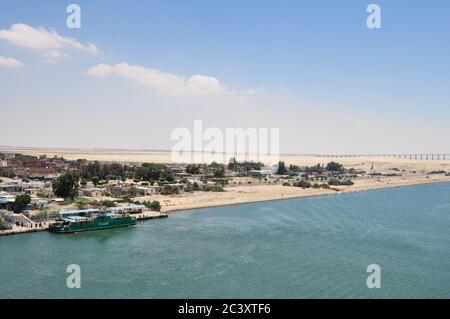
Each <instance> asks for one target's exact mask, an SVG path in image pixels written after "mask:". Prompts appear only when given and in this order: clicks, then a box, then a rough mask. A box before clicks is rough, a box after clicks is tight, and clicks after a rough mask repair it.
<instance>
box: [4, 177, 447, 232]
mask: <svg viewBox="0 0 450 319" xmlns="http://www.w3.org/2000/svg"><path fill="white" fill-rule="evenodd" d="M439 183H450V176H445V177H444V178H441V179H431V180H420V181H410V182H409V183H408V182H407V183H404V184H389V185H386V184H385V185H383V186H379V187H365V188H363V187H361V188H356V189H351V187H352V186H349V187H347V188H345V189H342V190H340V191H334V190H326V191H323V190H316V191H321V192H316V193H309V194H307V193H304V194H298V195H293V196H286V197H279V198H263V199H253V200H245V199H244V200H242V201H239V200H238V201H235V202H229V203H209V204H208V205H198V206H195V205H194V206H192V207H169V208H166V209H164V210H161V212H160V213H157V214H155V213H154V212H153V213H152V214H151V215H152V216H142V218H137V220H138V221H146V220H149V219H156V218H162V217H168V215H171V214H182V213H188V212H190V211H194V210H204V209H209V208H216V207H226V206H235V205H247V204H255V203H264V202H273V201H282V200H290V199H299V198H310V197H320V196H331V195H343V194H349V193H358V192H367V191H374V190H383V189H390V188H402V187H413V186H420V185H430V184H439ZM256 187H261V186H256ZM282 187H293V186H282ZM199 203H203V202H199ZM144 215H145V214H144ZM153 215H155V216H153ZM156 215H158V216H156ZM46 230H47V229H46V228H33V229H25V230H19V231H6V232H2V231H0V237H3V236H9V235H18V234H27V233H36V232H42V231H46Z"/></svg>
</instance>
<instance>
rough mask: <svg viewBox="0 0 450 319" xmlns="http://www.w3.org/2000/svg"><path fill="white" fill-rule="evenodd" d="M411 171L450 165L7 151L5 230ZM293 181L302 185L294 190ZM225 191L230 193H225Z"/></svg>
mask: <svg viewBox="0 0 450 319" xmlns="http://www.w3.org/2000/svg"><path fill="white" fill-rule="evenodd" d="M411 175H415V176H416V177H417V176H421V175H423V176H422V177H423V178H425V179H429V178H430V176H438V175H439V176H440V178H441V179H445V178H447V179H448V176H449V173H447V172H446V171H444V170H434V171H428V172H426V171H421V172H417V171H413V170H410V171H406V170H405V169H403V170H401V169H399V168H396V167H391V168H390V169H388V170H387V169H385V170H384V172H380V171H376V170H375V169H374V168H373V165H372V167H370V170H369V171H367V170H364V169H358V168H354V167H351V168H346V167H344V165H342V164H340V163H338V162H335V161H330V162H327V163H326V164H325V163H324V164H320V163H319V164H316V165H312V166H297V165H292V164H291V165H287V164H285V163H284V162H283V161H280V162H279V163H278V165H274V166H265V165H264V164H263V163H255V162H246V161H237V160H235V159H234V158H231V159H230V160H229V162H228V163H227V164H222V163H215V162H213V163H210V164H160V163H135V162H129V163H118V162H100V161H93V160H86V159H76V160H68V159H65V158H63V157H58V156H56V155H55V156H53V157H47V156H46V155H41V156H31V155H24V154H19V153H0V234H1V233H3V234H12V233H21V232H29V231H38V230H45V229H47V228H48V226H49V225H50V224H51V223H52V222H54V221H55V220H57V219H58V218H59V215H58V213H59V212H62V211H67V210H82V209H89V208H98V209H105V208H108V209H111V208H113V207H114V208H115V211H119V212H121V210H120V208H121V207H123V208H126V209H124V210H123V211H124V212H127V213H131V214H133V215H134V216H135V217H136V218H137V219H139V218H142V219H147V218H157V217H161V216H167V215H165V214H163V213H162V212H164V211H171V210H182V209H189V208H195V207H204V206H205V204H204V202H210V204H211V206H214V205H215V204H214V202H215V201H216V204H217V205H226V204H233V203H237V202H247V201H253V199H252V198H250V199H249V197H250V196H253V197H254V199H255V200H254V201H260V200H265V199H276V198H274V197H271V196H268V195H267V194H268V193H273V194H278V195H277V196H278V197H277V198H288V197H297V196H303V195H305V196H306V195H317V194H329V193H333V192H340V191H343V190H351V188H352V187H353V185H354V184H355V182H356V183H359V184H360V186H361V185H363V186H364V187H363V188H375V187H373V186H370V187H367V183H375V182H383V178H384V181H388V182H387V183H389V181H393V180H394V181H395V179H396V178H397V179H398V180H400V179H401V180H403V181H404V180H407V177H408V176H409V177H410V176H411ZM364 182H365V183H364ZM258 186H260V187H258ZM262 186H266V188H264V187H262ZM268 187H271V188H268ZM293 188H296V189H297V190H294V191H292V190H291V191H287V190H288V189H293ZM363 188H361V187H359V188H358V187H356V189H355V190H360V189H363ZM260 190H264V191H265V192H266V193H267V194H266V193H262V192H261V193H260V194H259V192H260ZM226 192H229V193H230V195H229V196H228V197H223V196H222V197H221V194H220V193H226ZM198 193H208V194H209V195H204V196H198V195H196V194H198ZM259 195H260V196H259ZM205 196H208V197H205ZM246 196H247V197H246ZM240 197H241V199H240ZM200 203H202V204H201V205H200ZM206 206H207V205H206Z"/></svg>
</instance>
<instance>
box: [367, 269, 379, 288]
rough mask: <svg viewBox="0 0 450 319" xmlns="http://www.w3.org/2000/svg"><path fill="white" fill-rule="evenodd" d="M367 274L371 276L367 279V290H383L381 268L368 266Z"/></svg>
mask: <svg viewBox="0 0 450 319" xmlns="http://www.w3.org/2000/svg"><path fill="white" fill-rule="evenodd" d="M367 272H368V273H370V275H369V276H368V277H367V280H366V285H367V288H369V289H373V288H381V267H380V266H379V265H377V264H371V265H369V266H367Z"/></svg>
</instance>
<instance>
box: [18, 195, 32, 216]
mask: <svg viewBox="0 0 450 319" xmlns="http://www.w3.org/2000/svg"><path fill="white" fill-rule="evenodd" d="M29 203H31V197H30V195H28V194H22V195H18V196H17V197H16V200H15V202H14V212H16V213H20V212H21V211H23V210H24V209H25V207H27V205H28V204H29Z"/></svg>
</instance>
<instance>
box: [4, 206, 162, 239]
mask: <svg viewBox="0 0 450 319" xmlns="http://www.w3.org/2000/svg"><path fill="white" fill-rule="evenodd" d="M130 216H131V217H132V218H134V219H135V220H136V221H144V220H150V219H160V218H167V217H168V216H169V215H168V214H166V213H161V212H156V211H150V210H149V211H142V212H141V213H138V214H133V215H130ZM17 218H20V220H21V221H20V222H19V225H17V224H13V225H12V228H11V229H4V230H0V236H8V235H16V234H25V233H35V232H41V231H48V228H49V225H50V224H52V223H54V222H55V220H46V221H41V222H34V221H31V220H30V219H29V218H28V217H26V216H25V215H23V214H20V216H19V217H17Z"/></svg>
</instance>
